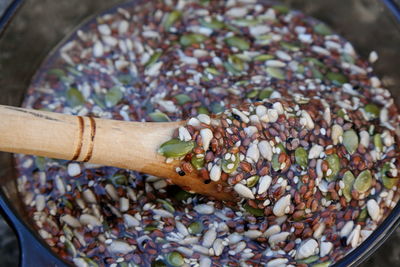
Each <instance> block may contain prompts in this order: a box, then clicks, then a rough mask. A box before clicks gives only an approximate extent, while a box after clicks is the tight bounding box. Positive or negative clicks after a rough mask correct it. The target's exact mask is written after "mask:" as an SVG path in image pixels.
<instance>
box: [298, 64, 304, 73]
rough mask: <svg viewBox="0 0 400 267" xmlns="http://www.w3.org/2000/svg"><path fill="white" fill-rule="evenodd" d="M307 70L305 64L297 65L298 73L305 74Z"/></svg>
mask: <svg viewBox="0 0 400 267" xmlns="http://www.w3.org/2000/svg"><path fill="white" fill-rule="evenodd" d="M305 71H306V68H305V67H304V66H303V65H300V64H299V65H298V66H297V70H296V72H297V73H300V74H303V73H304V72H305Z"/></svg>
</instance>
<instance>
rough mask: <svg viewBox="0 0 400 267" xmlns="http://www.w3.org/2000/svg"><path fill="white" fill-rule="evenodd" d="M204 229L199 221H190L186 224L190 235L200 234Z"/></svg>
mask: <svg viewBox="0 0 400 267" xmlns="http://www.w3.org/2000/svg"><path fill="white" fill-rule="evenodd" d="M203 229H204V226H203V224H202V223H200V222H192V223H191V224H189V226H188V230H189V233H190V234H192V235H197V234H200V233H201V232H202V231H203Z"/></svg>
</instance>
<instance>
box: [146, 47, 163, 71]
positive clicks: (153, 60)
mask: <svg viewBox="0 0 400 267" xmlns="http://www.w3.org/2000/svg"><path fill="white" fill-rule="evenodd" d="M161 55H162V52H161V51H158V52H154V53H153V54H152V55H151V56H150V58H149V60H147V62H146V63H145V64H144V66H145V67H146V68H147V67H150V66H151V65H153V64H154V63H156V62H157V61H158V59H159V58H160V57H161Z"/></svg>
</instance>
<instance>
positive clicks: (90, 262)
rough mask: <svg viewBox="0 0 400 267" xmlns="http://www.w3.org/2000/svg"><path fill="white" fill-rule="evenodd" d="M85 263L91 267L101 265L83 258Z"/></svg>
mask: <svg viewBox="0 0 400 267" xmlns="http://www.w3.org/2000/svg"><path fill="white" fill-rule="evenodd" d="M83 259H84V261H86V263H87V264H88V266H89V267H99V265H98V264H97V263H96V262H95V261H94V260H92V259H90V258H88V257H83Z"/></svg>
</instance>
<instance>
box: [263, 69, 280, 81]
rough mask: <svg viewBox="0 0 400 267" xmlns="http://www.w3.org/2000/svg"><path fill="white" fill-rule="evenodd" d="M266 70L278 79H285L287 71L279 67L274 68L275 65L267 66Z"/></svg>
mask: <svg viewBox="0 0 400 267" xmlns="http://www.w3.org/2000/svg"><path fill="white" fill-rule="evenodd" d="M265 70H266V72H267V74H268V75H269V76H271V77H272V78H275V79H278V80H283V79H285V73H284V72H283V70H282V69H279V68H274V67H267V68H266V69H265Z"/></svg>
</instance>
